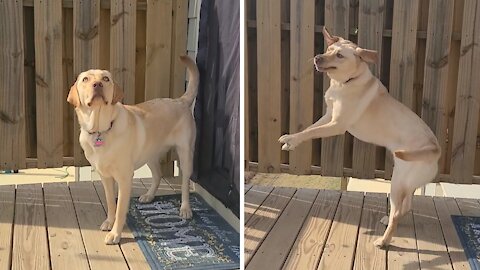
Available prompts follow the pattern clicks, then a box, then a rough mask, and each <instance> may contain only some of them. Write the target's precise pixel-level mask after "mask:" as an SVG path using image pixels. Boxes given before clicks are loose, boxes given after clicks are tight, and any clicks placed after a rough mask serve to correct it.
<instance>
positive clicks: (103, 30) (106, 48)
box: [98, 8, 115, 79]
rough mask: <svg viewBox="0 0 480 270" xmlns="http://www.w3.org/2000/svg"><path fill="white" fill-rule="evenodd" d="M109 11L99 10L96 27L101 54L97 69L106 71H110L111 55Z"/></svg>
mask: <svg viewBox="0 0 480 270" xmlns="http://www.w3.org/2000/svg"><path fill="white" fill-rule="evenodd" d="M110 11H111V10H110V9H103V8H102V9H100V24H99V27H98V35H99V37H100V52H101V53H100V60H99V66H98V68H99V69H107V70H110V54H112V52H111V50H110V25H111V23H110V16H111V15H110V14H111V13H110ZM106 52H108V53H106ZM114 79H115V77H114Z"/></svg>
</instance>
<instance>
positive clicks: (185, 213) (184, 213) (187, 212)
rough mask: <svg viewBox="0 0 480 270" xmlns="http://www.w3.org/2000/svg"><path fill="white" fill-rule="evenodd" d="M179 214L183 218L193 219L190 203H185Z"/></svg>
mask: <svg viewBox="0 0 480 270" xmlns="http://www.w3.org/2000/svg"><path fill="white" fill-rule="evenodd" d="M179 215H180V217H181V218H183V219H191V218H192V209H191V208H190V205H183V204H182V206H180V212H179Z"/></svg>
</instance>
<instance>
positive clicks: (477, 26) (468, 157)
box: [450, 0, 480, 184]
mask: <svg viewBox="0 0 480 270" xmlns="http://www.w3.org/2000/svg"><path fill="white" fill-rule="evenodd" d="M479 32H480V4H479V3H478V2H477V1H474V0H465V4H464V13H463V27H462V41H461V46H460V70H459V72H458V84H457V101H456V106H455V121H454V134H453V142H452V160H451V168H450V173H451V175H452V176H453V179H455V182H456V183H465V184H466V183H472V173H473V167H474V162H475V148H476V140H477V136H476V135H477V128H478V126H477V124H478V118H479V117H478V113H479V102H480V93H479V92H480V76H478V70H480V49H479V45H478V44H480V34H479Z"/></svg>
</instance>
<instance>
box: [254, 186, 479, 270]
mask: <svg viewBox="0 0 480 270" xmlns="http://www.w3.org/2000/svg"><path fill="white" fill-rule="evenodd" d="M259 188H260V189H265V188H273V191H272V192H271V193H270V195H269V196H268V197H267V198H266V199H265V200H263V201H261V202H259V200H258V198H257V197H255V196H245V205H246V206H247V205H249V204H253V203H254V201H253V200H256V201H255V203H257V204H260V205H259V207H258V209H257V210H256V211H254V212H253V213H250V215H251V216H250V219H249V220H248V221H247V222H246V224H245V262H246V268H247V269H336V270H340V269H352V267H353V268H354V269H389V270H391V269H454V270H457V269H470V268H469V264H468V261H467V259H466V256H465V254H464V251H463V248H462V246H461V244H460V240H459V238H458V235H457V233H456V230H455V227H454V225H453V222H452V219H451V217H450V216H451V215H472V216H480V201H478V200H472V199H453V198H445V197H427V196H415V197H414V202H413V204H412V206H413V210H412V211H411V212H409V213H407V214H406V215H405V216H404V217H403V218H402V219H401V220H400V223H399V225H398V229H397V231H396V232H395V234H394V237H393V239H392V243H391V246H390V247H388V248H386V249H377V248H375V247H374V246H373V241H374V240H375V239H376V238H377V237H379V236H380V235H382V234H383V232H384V230H385V225H383V224H381V223H380V222H379V221H380V219H381V218H382V217H383V216H384V215H385V214H386V213H387V210H388V200H387V195H386V194H377V193H366V194H364V193H360V192H341V193H340V192H339V191H335V190H320V191H318V190H311V191H310V192H311V193H305V192H306V189H298V190H296V189H289V190H288V192H289V193H287V194H285V195H287V196H283V197H282V199H279V198H276V197H278V193H279V191H280V189H279V187H259V186H257V185H253V186H252V187H251V188H250V191H248V192H247V194H248V193H249V192H251V191H252V190H255V189H259ZM283 191H284V192H285V190H283ZM317 192H318V195H316V198H315V199H312V198H311V197H308V196H305V194H316V193H317ZM302 193H303V195H302ZM272 194H273V196H272ZM275 194H277V195H275ZM289 194H292V195H290V197H292V196H293V197H292V198H291V199H290V198H288V195H289ZM310 196H311V195H310ZM274 197H275V198H274ZM299 198H303V199H302V200H299ZM246 211H250V210H247V207H246ZM292 243H293V244H292Z"/></svg>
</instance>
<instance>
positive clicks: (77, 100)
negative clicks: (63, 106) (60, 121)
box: [67, 82, 80, 108]
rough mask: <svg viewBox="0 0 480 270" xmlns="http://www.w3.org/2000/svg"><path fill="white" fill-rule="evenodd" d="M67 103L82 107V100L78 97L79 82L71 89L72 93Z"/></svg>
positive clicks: (69, 93) (69, 94)
mask: <svg viewBox="0 0 480 270" xmlns="http://www.w3.org/2000/svg"><path fill="white" fill-rule="evenodd" d="M67 102H68V103H70V104H72V105H73V106H75V108H76V107H78V106H80V98H79V97H78V89H77V82H75V83H74V84H73V85H72V87H70V92H68V96H67Z"/></svg>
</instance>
